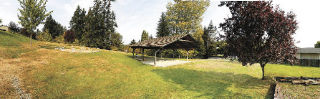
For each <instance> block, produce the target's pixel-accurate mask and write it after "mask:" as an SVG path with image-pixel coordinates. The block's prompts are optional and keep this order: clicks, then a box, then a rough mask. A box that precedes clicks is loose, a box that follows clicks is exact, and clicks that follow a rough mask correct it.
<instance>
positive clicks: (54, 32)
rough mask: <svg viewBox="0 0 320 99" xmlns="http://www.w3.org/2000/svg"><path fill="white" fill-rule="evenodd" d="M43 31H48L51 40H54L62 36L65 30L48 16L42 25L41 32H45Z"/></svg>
mask: <svg viewBox="0 0 320 99" xmlns="http://www.w3.org/2000/svg"><path fill="white" fill-rule="evenodd" d="M45 30H48V32H49V33H50V34H51V36H52V38H53V39H55V38H56V37H57V36H59V35H62V34H63V32H64V30H65V29H64V27H63V26H62V25H61V24H59V23H58V22H57V21H56V20H54V19H53V18H52V16H51V15H50V16H49V17H47V19H46V21H45V23H44V26H43V29H42V31H45Z"/></svg>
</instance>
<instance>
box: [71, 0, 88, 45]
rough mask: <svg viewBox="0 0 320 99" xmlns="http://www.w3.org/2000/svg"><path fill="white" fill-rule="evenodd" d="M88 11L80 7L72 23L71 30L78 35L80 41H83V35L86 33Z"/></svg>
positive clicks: (74, 14)
mask: <svg viewBox="0 0 320 99" xmlns="http://www.w3.org/2000/svg"><path fill="white" fill-rule="evenodd" d="M85 17H86V11H85V9H81V8H80V6H79V5H78V7H77V9H76V11H75V12H74V13H73V16H72V18H71V21H70V29H71V31H73V32H74V33H75V35H76V38H77V39H78V40H81V39H82V35H83V34H84V32H85V20H86V18H85Z"/></svg>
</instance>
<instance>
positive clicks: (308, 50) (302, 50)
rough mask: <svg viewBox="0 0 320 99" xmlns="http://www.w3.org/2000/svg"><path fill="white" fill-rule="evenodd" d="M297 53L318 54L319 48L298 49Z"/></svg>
mask: <svg viewBox="0 0 320 99" xmlns="http://www.w3.org/2000/svg"><path fill="white" fill-rule="evenodd" d="M297 53H320V48H299V49H298V51H297Z"/></svg>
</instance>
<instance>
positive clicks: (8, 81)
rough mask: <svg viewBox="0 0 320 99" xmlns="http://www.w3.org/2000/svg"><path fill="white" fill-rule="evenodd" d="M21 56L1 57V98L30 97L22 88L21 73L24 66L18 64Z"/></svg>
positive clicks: (26, 98)
mask: <svg viewBox="0 0 320 99" xmlns="http://www.w3.org/2000/svg"><path fill="white" fill-rule="evenodd" d="M20 61H21V59H20V58H16V59H0V64H1V67H0V98H4V99H11V98H20V99H21V98H22V99H30V98H28V97H25V96H28V95H26V94H25V93H24V91H23V90H22V89H21V88H20V86H21V85H20V84H21V83H20V81H19V79H20V78H19V75H20V74H21V73H22V70H23V67H19V66H16V64H15V63H19V62H20Z"/></svg>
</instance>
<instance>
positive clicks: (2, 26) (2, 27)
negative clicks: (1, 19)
mask: <svg viewBox="0 0 320 99" xmlns="http://www.w3.org/2000/svg"><path fill="white" fill-rule="evenodd" d="M0 31H9V27H8V26H5V25H1V26H0Z"/></svg>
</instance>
